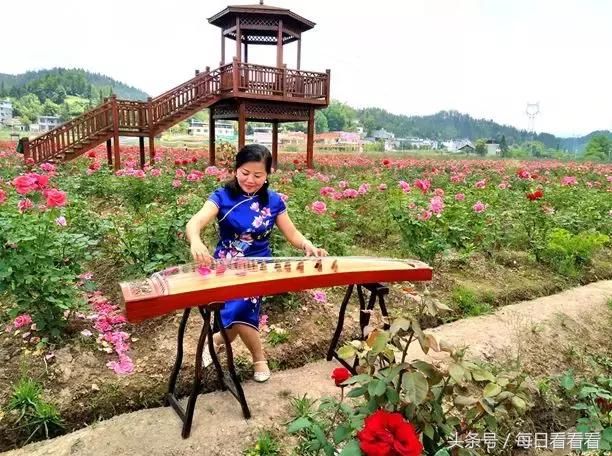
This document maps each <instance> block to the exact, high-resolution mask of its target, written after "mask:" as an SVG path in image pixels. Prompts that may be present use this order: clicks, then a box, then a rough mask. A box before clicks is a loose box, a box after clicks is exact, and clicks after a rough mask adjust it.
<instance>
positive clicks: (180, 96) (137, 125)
mask: <svg viewBox="0 0 612 456" xmlns="http://www.w3.org/2000/svg"><path fill="white" fill-rule="evenodd" d="M230 67H231V65H230ZM217 71H218V70H216V71H215V72H207V73H200V74H198V75H196V76H195V77H194V78H192V79H191V80H189V81H187V82H185V83H183V84H181V85H180V86H178V87H175V88H174V89H172V90H169V91H168V92H166V93H163V94H162V95H160V96H158V97H156V98H149V100H148V101H146V102H143V101H130V100H119V99H117V98H116V97H115V96H113V97H111V98H109V99H105V101H104V103H102V104H101V105H100V106H98V107H96V108H94V109H93V110H91V111H88V112H86V113H84V114H82V115H80V116H79V117H76V118H74V119H72V120H71V121H69V122H66V123H64V124H62V125H60V126H59V127H57V128H55V129H53V130H50V131H48V132H46V133H44V134H42V135H40V136H38V137H36V138H34V139H32V140H31V141H29V140H28V139H27V138H24V139H22V140H21V147H22V150H23V152H24V159H25V160H28V159H29V158H30V159H31V160H30V161H29V163H30V164H32V161H33V164H38V163H42V162H45V161H49V160H51V161H68V160H72V159H74V158H76V157H78V156H80V155H82V154H83V153H85V152H87V151H89V150H91V149H92V148H94V147H96V146H98V145H100V144H102V143H104V142H105V141H108V140H109V139H112V138H115V137H119V136H138V137H154V136H155V135H157V134H159V133H160V132H161V131H164V130H167V129H168V128H170V127H172V126H173V125H175V124H177V123H178V122H181V121H183V120H185V119H187V118H189V117H191V116H192V115H194V114H195V113H196V112H198V111H201V110H202V109H205V108H206V107H208V106H209V105H211V104H212V103H214V102H215V101H216V100H217V99H218V94H219V88H218V84H217V83H216V81H218V76H219V75H218V73H217Z"/></svg>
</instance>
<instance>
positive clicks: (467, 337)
mask: <svg viewBox="0 0 612 456" xmlns="http://www.w3.org/2000/svg"><path fill="white" fill-rule="evenodd" d="M610 299H612V280H608V281H602V282H597V283H592V284H590V285H587V286H584V287H580V288H574V289H571V290H567V291H565V292H563V293H559V294H556V295H553V296H548V297H544V298H539V299H535V300H532V301H525V302H521V303H519V304H515V305H511V306H506V307H504V308H502V309H500V310H499V311H497V312H496V313H494V314H492V315H487V316H481V317H476V318H469V319H464V320H460V321H457V322H454V323H450V324H447V325H444V326H440V327H438V328H435V329H433V330H430V331H429V332H432V333H434V334H436V336H437V337H438V338H440V339H444V340H446V341H448V342H450V343H451V344H455V345H468V346H469V347H470V348H469V351H468V353H469V355H470V356H472V357H475V358H480V359H485V360H491V359H496V360H500V359H503V358H504V357H506V356H512V357H515V358H516V356H520V357H521V359H525V363H528V362H529V360H531V361H532V362H537V360H538V358H539V357H540V358H541V357H542V356H549V355H548V354H547V355H544V354H543V350H545V346H544V344H543V343H538V342H537V341H535V342H534V340H533V337H537V338H539V340H540V341H550V342H551V343H552V344H553V345H554V346H555V347H556V350H558V351H560V350H562V347H563V346H564V343H568V342H572V340H573V339H572V338H573V337H576V336H578V337H580V339H581V340H583V341H584V342H585V343H588V341H589V340H591V341H593V340H594V341H595V342H597V338H598V337H601V336H602V334H603V337H606V336H605V331H606V327H607V328H609V326H607V325H608V324H609V323H607V322H609V318H610V315H611V314H612V309H611V308H610V306H609V305H608V301H609V300H610ZM608 337H609V336H608ZM411 348H413V350H412V356H413V357H424V356H425V355H423V353H420V350H419V349H418V345H413V346H412V347H411ZM334 367H337V364H336V363H333V362H330V363H328V362H325V361H320V362H316V363H312V364H308V365H306V366H304V367H302V368H299V369H292V370H287V371H283V372H279V373H275V374H274V375H273V377H272V378H271V380H270V381H269V382H267V383H266V384H255V383H254V382H252V381H251V382H246V383H245V384H244V389H245V394H246V397H247V400H248V402H249V406H250V408H251V412H252V414H253V418H252V419H251V420H248V421H246V420H244V419H242V416H241V414H240V408H239V405H238V403H237V402H236V401H235V400H234V399H233V398H232V397H231V395H230V394H229V393H227V392H214V393H210V394H205V395H201V396H200V397H199V399H198V403H197V405H196V413H195V416H194V425H193V428H192V436H191V437H190V438H189V439H187V440H183V439H181V437H180V426H179V423H180V422H179V420H178V419H177V417H176V416H175V414H174V412H173V411H172V410H171V409H170V408H167V407H165V408H155V409H149V410H141V411H138V412H134V413H130V414H125V415H120V416H116V417H114V418H112V419H110V420H107V421H103V422H100V423H97V424H95V425H92V426H90V427H87V428H84V429H81V430H79V431H76V432H74V433H72V434H68V435H65V436H62V437H58V438H56V439H53V440H51V441H46V442H39V443H35V444H31V445H28V446H26V447H25V448H22V449H20V450H15V451H11V452H7V453H3V454H5V455H7V456H8V455H11V456H18V455H99V454H100V455H107V456H109V455H128V454H129V455H147V456H158V455H159V456H161V455H241V454H242V452H243V451H244V448H245V447H246V446H248V445H249V443H250V442H252V441H253V440H254V438H255V436H256V435H257V433H258V431H259V430H260V429H262V428H267V429H269V428H274V427H276V428H280V427H282V426H283V422H284V421H285V420H286V419H287V416H288V415H287V408H288V404H289V398H291V397H295V396H300V395H304V394H306V393H308V394H309V396H312V397H317V396H319V397H320V396H323V395H329V394H338V389H337V388H336V387H335V386H334V385H333V382H332V381H331V380H330V373H331V371H332V369H333V368H334ZM559 368H562V366H559Z"/></svg>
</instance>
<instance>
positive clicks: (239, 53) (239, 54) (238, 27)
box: [236, 17, 242, 62]
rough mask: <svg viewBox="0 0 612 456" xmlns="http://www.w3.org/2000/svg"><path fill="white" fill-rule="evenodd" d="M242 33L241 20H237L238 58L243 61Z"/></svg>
mask: <svg viewBox="0 0 612 456" xmlns="http://www.w3.org/2000/svg"><path fill="white" fill-rule="evenodd" d="M241 45H242V31H241V30H240V18H239V17H237V18H236V58H237V59H238V61H239V62H241V61H242V46H241Z"/></svg>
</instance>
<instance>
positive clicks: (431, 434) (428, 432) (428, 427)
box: [423, 423, 435, 440]
mask: <svg viewBox="0 0 612 456" xmlns="http://www.w3.org/2000/svg"><path fill="white" fill-rule="evenodd" d="M434 433H435V432H434V428H433V426H432V425H431V424H429V423H427V424H426V425H425V427H424V428H423V434H425V435H426V436H427V437H429V438H430V439H432V440H433V438H434Z"/></svg>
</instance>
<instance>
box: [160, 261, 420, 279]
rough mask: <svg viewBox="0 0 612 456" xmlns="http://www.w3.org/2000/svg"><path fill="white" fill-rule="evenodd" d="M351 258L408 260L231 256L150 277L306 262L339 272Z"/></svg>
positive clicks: (300, 267)
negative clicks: (343, 263) (208, 263)
mask: <svg viewBox="0 0 612 456" xmlns="http://www.w3.org/2000/svg"><path fill="white" fill-rule="evenodd" d="M351 260H361V261H364V262H367V263H371V264H374V263H389V262H391V263H397V262H399V263H403V264H409V265H410V263H411V261H410V260H403V259H397V258H376V257H361V256H350V257H329V256H328V257H312V256H309V257H233V258H221V259H213V260H212V261H211V263H210V265H204V264H199V263H187V264H184V265H181V266H174V267H171V268H168V269H165V270H163V271H160V272H157V273H155V274H153V276H162V277H168V276H172V275H175V274H179V273H190V272H197V273H198V274H199V275H200V276H202V277H207V276H210V275H220V274H224V273H225V272H229V273H239V275H244V274H246V273H249V272H292V271H298V272H303V271H304V267H305V264H313V263H314V269H315V270H318V271H322V270H323V264H324V263H325V268H326V269H328V270H331V271H332V272H338V270H339V268H341V265H342V262H345V261H351Z"/></svg>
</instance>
